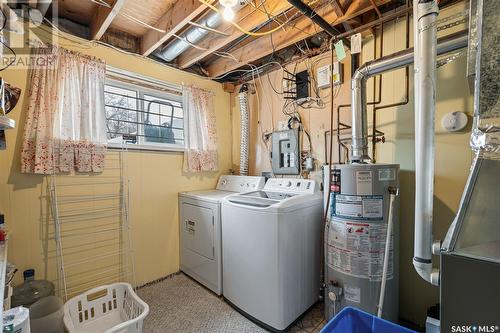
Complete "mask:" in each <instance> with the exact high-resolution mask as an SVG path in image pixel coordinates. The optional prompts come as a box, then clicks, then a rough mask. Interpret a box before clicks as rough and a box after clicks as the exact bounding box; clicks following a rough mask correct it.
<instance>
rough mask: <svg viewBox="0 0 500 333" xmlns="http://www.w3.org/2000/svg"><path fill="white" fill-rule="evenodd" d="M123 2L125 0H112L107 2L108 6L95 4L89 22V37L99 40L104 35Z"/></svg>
mask: <svg viewBox="0 0 500 333" xmlns="http://www.w3.org/2000/svg"><path fill="white" fill-rule="evenodd" d="M124 3H125V0H113V1H112V2H111V3H110V4H109V5H110V7H109V8H108V7H106V6H101V5H99V6H97V8H96V10H95V12H94V14H93V17H92V21H91V22H90V38H91V39H95V40H99V39H100V38H101V37H102V35H104V33H105V32H106V30H107V29H108V27H109V26H110V25H111V22H113V19H114V18H115V17H116V15H118V12H119V11H120V9H121V8H122V7H123V4H124Z"/></svg>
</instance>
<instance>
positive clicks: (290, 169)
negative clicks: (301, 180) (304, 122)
mask: <svg viewBox="0 0 500 333" xmlns="http://www.w3.org/2000/svg"><path fill="white" fill-rule="evenodd" d="M272 142H273V150H272V168H273V173H274V174H275V175H298V174H299V173H300V155H299V150H300V149H299V131H298V130H297V129H291V130H286V131H277V132H273V135H272Z"/></svg>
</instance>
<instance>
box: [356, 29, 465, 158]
mask: <svg viewBox="0 0 500 333" xmlns="http://www.w3.org/2000/svg"><path fill="white" fill-rule="evenodd" d="M466 46H467V32H466V31H460V32H457V33H454V34H450V35H448V36H445V37H442V38H439V40H438V45H437V53H438V54H445V53H448V52H451V51H454V50H457V49H460V48H464V47H466ZM412 63H413V48H409V49H406V50H403V51H400V52H396V53H394V54H391V55H388V56H385V57H382V58H379V59H376V60H373V61H370V62H367V63H365V64H364V65H362V66H361V67H360V68H358V70H356V72H354V74H353V76H352V80H351V112H352V149H351V161H352V162H356V163H366V162H369V161H370V157H369V155H368V116H367V112H368V111H367V103H366V82H367V81H368V79H369V78H371V77H373V76H375V75H379V74H381V73H384V72H388V71H391V70H395V69H399V68H403V67H406V66H408V65H411V64H412Z"/></svg>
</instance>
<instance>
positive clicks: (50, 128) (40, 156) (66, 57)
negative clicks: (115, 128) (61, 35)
mask: <svg viewBox="0 0 500 333" xmlns="http://www.w3.org/2000/svg"><path fill="white" fill-rule="evenodd" d="M32 57H33V64H34V65H33V67H32V68H31V69H30V80H31V82H30V91H29V96H28V98H29V104H28V110H27V118H26V123H25V127H24V140H23V147H22V153H21V172H24V173H36V174H52V173H56V172H70V171H72V170H76V171H78V172H101V171H102V170H103V168H104V157H105V153H106V145H107V135H106V115H105V108H104V81H105V72H106V66H105V64H104V62H103V61H101V60H99V59H96V58H93V57H90V56H87V55H83V54H80V53H77V52H72V51H69V50H66V49H64V48H60V47H57V46H53V45H52V46H48V47H38V48H35V49H34V50H33V54H32Z"/></svg>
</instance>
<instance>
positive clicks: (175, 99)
mask: <svg viewBox="0 0 500 333" xmlns="http://www.w3.org/2000/svg"><path fill="white" fill-rule="evenodd" d="M109 72H110V71H109V69H108V78H107V80H106V84H105V87H104V100H105V108H106V125H107V131H108V146H109V147H111V148H122V147H123V146H124V144H126V147H127V148H131V149H142V150H164V151H182V150H183V149H184V112H183V108H182V92H181V89H180V87H176V86H173V85H169V84H165V83H162V82H160V81H156V80H152V79H147V78H142V77H137V76H134V75H132V74H130V73H126V75H124V74H123V72H120V75H119V76H117V75H113V72H111V75H109ZM115 74H116V73H115Z"/></svg>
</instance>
